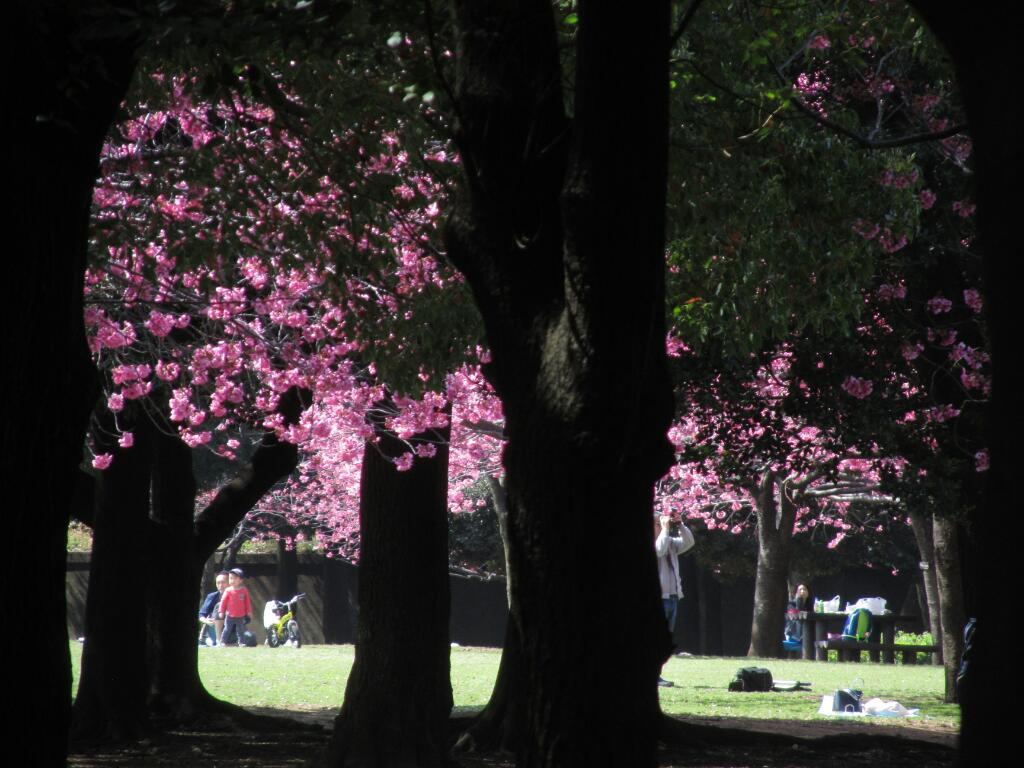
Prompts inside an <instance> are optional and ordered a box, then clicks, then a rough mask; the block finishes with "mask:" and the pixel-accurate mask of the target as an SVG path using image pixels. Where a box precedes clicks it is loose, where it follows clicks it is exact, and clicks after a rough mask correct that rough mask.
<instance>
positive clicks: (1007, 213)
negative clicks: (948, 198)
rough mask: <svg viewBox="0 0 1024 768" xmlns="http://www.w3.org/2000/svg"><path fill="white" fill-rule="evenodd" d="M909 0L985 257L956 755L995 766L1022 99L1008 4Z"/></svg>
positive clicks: (1009, 526)
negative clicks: (965, 652) (977, 451)
mask: <svg viewBox="0 0 1024 768" xmlns="http://www.w3.org/2000/svg"><path fill="white" fill-rule="evenodd" d="M914 6H915V7H916V8H917V9H918V11H919V12H920V13H921V16H922V18H924V20H925V21H926V22H927V23H928V24H929V26H931V28H932V30H933V31H934V32H935V34H936V36H937V37H938V38H939V40H940V41H941V42H942V43H943V44H944V45H945V47H946V50H947V51H948V53H949V55H950V58H951V59H952V61H953V63H954V66H955V67H956V70H957V80H958V83H959V85H960V88H961V92H962V96H963V100H964V105H965V107H966V110H967V118H968V124H969V126H970V132H971V139H972V141H973V158H972V159H973V167H974V171H975V178H976V184H977V186H976V191H977V204H978V239H979V242H980V246H981V248H982V252H983V254H984V262H985V276H984V286H983V287H984V299H985V317H986V320H987V324H988V328H989V332H990V339H989V341H990V349H991V351H992V394H991V397H990V400H989V430H988V438H989V440H988V445H989V456H990V461H989V469H988V472H987V482H988V487H987V491H986V494H985V502H984V505H982V506H980V507H979V508H978V509H977V510H975V511H973V512H972V513H971V519H969V520H968V526H967V527H968V531H969V540H968V542H967V548H968V549H969V550H970V551H971V553H972V554H971V557H970V558H969V561H968V562H969V563H970V564H971V572H970V573H968V574H965V582H966V583H967V584H968V585H970V586H971V596H972V597H971V605H970V607H969V610H970V614H971V615H972V616H975V617H977V619H978V625H977V628H978V629H977V633H976V635H975V639H974V643H973V649H972V668H971V673H970V675H971V677H970V681H969V683H968V684H967V687H966V688H965V689H964V690H963V691H962V695H961V712H962V725H961V741H960V758H959V759H960V764H961V765H963V766H980V765H996V764H998V763H999V762H1000V761H1001V760H1002V758H1000V757H998V755H1001V754H1004V753H1006V754H1009V753H1010V751H1011V750H1012V749H1014V747H1015V737H1016V730H1015V727H1014V725H1013V724H1012V721H1011V718H1012V717H1014V716H1015V713H1016V701H1015V696H1016V692H1015V690H1014V689H1013V686H1008V685H1006V684H1005V683H1006V680H1005V667H1004V665H1003V664H1002V663H1001V659H1003V658H1004V656H1003V653H1002V651H1001V650H1000V645H999V644H1000V643H1001V642H1004V641H1005V638H1007V637H1013V636H1014V634H1015V632H1016V630H1015V628H1014V626H1013V620H1014V612H1013V611H1007V610H1006V608H1005V605H1004V604H1003V600H1002V599H1001V597H1002V593H1003V590H1004V589H1005V588H1006V586H1007V585H1010V584H1015V583H1016V581H1017V579H1016V578H1015V573H1014V566H1015V564H1016V562H1017V561H1018V560H1019V552H1018V550H1019V548H1020V542H1021V541H1022V539H1024V535H1022V531H1021V518H1020V515H1019V514H1016V512H1015V510H1016V509H1017V508H1018V507H1019V500H1018V494H1017V491H1016V474H1017V473H1018V471H1019V470H1018V467H1019V466H1020V436H1019V432H1020V408H1019V402H1018V399H1019V391H1020V386H1019V382H1020V371H1022V370H1024V347H1022V345H1021V344H1020V340H1019V337H1018V329H1019V325H1020V323H1019V298H1018V296H1017V291H1018V286H1019V284H1020V280H1019V276H1018V274H1017V272H1018V265H1019V264H1021V263H1022V253H1021V243H1022V241H1021V238H1020V235H1019V220H1020V192H1019V185H1020V179H1021V178H1022V176H1024V143H1022V142H1021V140H1020V130H1019V128H1020V126H1021V125H1022V124H1024V99H1022V98H1021V96H1020V82H1019V78H1018V77H1017V75H1016V69H1017V52H1016V50H1015V49H1014V47H1013V46H1000V45H993V44H992V41H993V40H996V39H998V38H999V35H1000V33H1001V31H1002V30H1005V29H1006V28H1007V25H1009V24H1011V23H1012V8H1011V6H1008V5H1006V4H1004V3H999V2H996V0H983V1H982V2H977V3H973V4H972V5H971V6H970V8H969V9H968V8H965V7H963V6H960V5H956V4H953V5H949V4H942V3H927V2H923V1H921V0H915V2H914Z"/></svg>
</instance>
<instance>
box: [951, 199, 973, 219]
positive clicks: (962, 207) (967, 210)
mask: <svg viewBox="0 0 1024 768" xmlns="http://www.w3.org/2000/svg"><path fill="white" fill-rule="evenodd" d="M976 208H977V206H976V205H975V204H974V203H972V202H971V201H970V200H957V201H956V202H954V203H953V213H955V214H956V215H957V216H959V217H960V218H961V219H967V218H970V217H971V216H973V215H974V211H975V209H976Z"/></svg>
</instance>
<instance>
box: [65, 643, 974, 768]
mask: <svg viewBox="0 0 1024 768" xmlns="http://www.w3.org/2000/svg"><path fill="white" fill-rule="evenodd" d="M80 656H81V646H80V645H78V644H77V643H73V644H72V663H73V667H74V672H75V683H76V685H77V674H78V669H79V660H80ZM499 658H500V651H498V650H493V649H480V648H458V647H456V648H453V649H452V656H451V659H452V687H453V693H454V699H455V712H454V715H455V716H457V717H459V716H462V717H468V716H471V715H472V714H473V713H474V712H475V711H477V710H479V708H481V707H482V706H483V705H484V704H485V703H486V702H487V698H488V696H489V695H490V691H491V686H492V684H493V682H494V678H495V675H496V674H497V669H498V661H499ZM352 659H353V648H352V646H350V645H322V646H305V647H303V648H300V649H295V648H278V649H270V648H266V647H259V648H253V649H249V648H241V649H240V648H224V649H213V648H202V649H200V656H199V668H200V674H201V675H202V678H203V682H204V684H205V685H206V686H207V688H208V689H209V690H210V691H211V692H212V693H213V694H214V695H216V696H218V697H220V698H223V699H225V700H228V701H231V702H233V703H235V704H239V705H241V706H243V707H245V708H246V709H248V710H250V711H252V712H254V713H258V714H263V715H271V716H274V717H278V718H289V719H290V720H291V721H297V722H299V723H301V724H302V725H303V726H304V727H301V728H298V727H295V726H292V725H289V724H288V723H285V724H283V725H282V727H280V728H278V729H267V730H266V731H264V732H260V733H252V732H247V731H240V730H238V729H237V728H235V727H234V726H231V725H230V724H227V723H211V722H208V723H204V724H202V725H197V726H195V727H192V728H180V729H174V730H172V731H170V732H169V733H166V734H163V735H159V736H153V737H152V738H150V739H147V740H144V741H143V742H141V743H139V744H136V745H132V746H130V747H121V748H111V747H105V746H103V745H92V746H85V745H77V746H74V747H73V748H72V755H71V758H70V762H69V764H70V765H71V766H73V768H99V767H100V766H118V767H121V766H123V767H124V768H128V767H129V766H139V767H140V768H143V767H145V766H154V767H155V768H165V767H168V766H172V765H173V766H176V768H182V767H183V766H188V765H203V766H204V767H206V768H243V767H244V768H250V767H251V768H255V767H256V766H259V767H260V768H278V766H280V767H281V768H284V767H285V766H300V765H307V764H310V763H311V762H312V761H313V760H314V759H315V758H316V756H317V754H318V753H319V751H320V749H321V748H322V746H323V745H324V744H325V743H326V741H327V738H328V737H329V733H330V728H331V727H332V720H333V717H334V715H335V714H337V711H338V707H339V706H340V704H341V698H342V694H343V691H344V685H345V681H346V679H347V677H348V673H349V670H350V669H351V666H352ZM751 664H758V665H763V666H767V667H768V668H769V669H771V671H772V674H773V675H774V677H775V678H776V679H778V680H801V681H804V682H808V683H811V686H812V690H811V692H802V693H763V694H762V693H733V692H729V691H728V690H727V687H726V686H727V683H728V681H729V680H730V679H731V678H732V676H733V675H734V674H735V672H736V669H737V668H738V667H740V666H748V665H751ZM664 675H665V677H666V678H668V679H670V680H673V681H674V682H675V683H676V685H675V687H673V688H661V689H659V695H660V698H661V706H662V709H663V711H664V712H666V713H667V714H669V715H672V716H673V717H674V718H676V723H677V726H678V728H674V729H672V731H671V733H670V734H669V735H667V736H666V740H665V742H664V743H663V744H662V745H661V750H660V756H661V765H663V766H718V767H721V768H740V767H744V768H746V767H748V766H749V768H755V766H758V767H760V766H765V767H766V768H782V767H783V766H786V767H787V768H788V767H790V766H791V767H792V768H797V767H798V766H806V767H808V768H817V766H826V765H835V764H836V760H837V759H840V758H841V759H840V762H841V763H842V764H843V765H844V766H851V765H852V766H860V765H864V766H869V765H870V766H874V767H875V768H877V766H883V765H884V766H908V767H909V766H915V768H921V767H923V766H946V765H950V766H951V765H952V764H953V746H954V744H955V740H956V733H957V729H958V727H959V710H958V708H957V707H956V706H955V705H950V704H944V703H943V702H942V696H941V692H942V668H941V667H936V666H930V665H920V666H903V665H883V664H870V663H864V664H837V663H828V664H826V663H815V662H804V661H788V660H787V661H782V660H778V659H770V660H760V661H758V660H752V659H745V658H712V657H687V658H673V659H671V660H670V661H669V662H668V664H667V665H666V667H665V670H664ZM851 685H854V686H856V687H858V688H861V689H862V690H863V691H864V692H865V695H866V697H874V696H877V697H879V698H882V699H886V700H890V699H895V700H897V701H899V702H900V703H902V704H904V706H907V707H911V708H918V709H920V716H919V717H917V718H914V719H909V720H878V719H871V720H870V721H868V720H867V719H864V720H858V721H850V720H841V721H837V720H834V719H831V718H825V717H822V716H820V715H818V714H817V711H818V706H819V705H820V703H821V697H822V695H824V694H827V693H831V692H832V691H833V690H835V689H836V688H845V687H848V686H851ZM609 706H614V702H609ZM457 760H458V764H459V765H462V766H464V767H465V768H476V767H480V768H483V767H484V766H488V767H490V768H505V767H506V766H512V765H513V763H514V761H513V760H512V758H511V756H509V755H500V754H497V755H459V756H457Z"/></svg>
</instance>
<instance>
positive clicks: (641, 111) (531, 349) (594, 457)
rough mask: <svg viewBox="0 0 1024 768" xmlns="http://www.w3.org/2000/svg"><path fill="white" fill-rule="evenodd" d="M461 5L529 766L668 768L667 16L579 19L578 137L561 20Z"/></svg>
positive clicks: (470, 160) (466, 255)
mask: <svg viewBox="0 0 1024 768" xmlns="http://www.w3.org/2000/svg"><path fill="white" fill-rule="evenodd" d="M452 5H453V10H454V17H455V26H456V34H457V46H456V61H457V80H456V91H455V98H456V101H457V114H458V115H459V123H458V125H457V129H456V138H457V142H458V146H459V149H460V152H461V155H462V158H463V164H464V169H465V172H466V183H465V188H464V190H463V196H462V198H461V199H460V201H459V206H458V208H457V209H456V211H455V213H454V214H453V217H452V220H451V221H450V226H449V230H448V244H449V254H450V256H451V258H452V259H453V261H454V262H455V263H456V265H457V266H458V267H459V268H460V269H461V270H462V271H463V273H464V274H465V275H466V277H467V280H468V281H469V284H470V286H471V288H472V290H473V292H474V296H475V297H476V301H477V304H478V306H479V307H480V310H481V314H482V316H483V319H484V324H485V327H486V332H487V339H488V342H489V344H490V347H491V350H492V355H493V362H492V363H491V364H490V365H489V366H488V367H487V369H486V373H487V375H488V378H489V379H490V381H491V383H492V385H493V386H494V387H495V390H496V391H497V393H498V394H499V396H500V397H501V399H502V403H503V405H504V408H505V416H506V433H507V435H508V443H507V446H506V449H505V454H504V461H505V468H506V470H507V488H508V494H509V523H510V525H509V528H510V569H509V578H510V579H511V583H512V587H513V605H512V620H513V621H514V622H515V623H516V625H517V628H518V630H519V633H520V637H521V639H522V649H523V675H522V680H523V682H524V685H525V687H526V717H525V723H526V730H525V734H524V739H523V744H522V747H521V749H520V751H519V758H518V760H519V764H520V765H523V766H554V765H558V766H573V765H585V766H605V765H616V766H619V765H632V766H651V765H654V762H655V743H656V737H657V727H658V721H659V715H660V712H659V707H658V699H657V687H656V682H657V677H658V671H659V668H660V666H661V663H662V662H663V661H664V660H665V658H666V657H667V656H668V652H669V649H670V639H669V637H668V633H667V631H666V627H665V621H664V617H663V615H662V614H661V607H660V604H659V600H658V584H657V571H656V564H655V558H654V556H653V552H652V546H651V535H650V534H651V516H652V513H653V485H654V482H655V481H656V480H657V478H658V477H660V476H661V475H662V474H663V473H664V472H665V470H666V469H667V468H668V466H669V465H670V463H671V459H672V454H671V449H670V446H669V444H668V442H667V440H666V438H665V433H666V431H667V428H668V425H669V422H670V419H671V414H672V398H671V390H670V386H669V379H668V375H667V371H666V366H665V352H664V346H665V327H664V311H665V308H664V275H663V270H664V209H665V200H664V192H665V173H666V159H667V119H668V110H667V105H668V100H667V94H668V81H667V61H668V39H669V30H668V4H667V3H656V4H654V5H653V6H651V7H650V8H648V9H646V10H645V12H644V13H642V14H641V13H623V12H622V11H621V9H620V8H618V7H616V6H614V4H602V3H590V2H583V3H581V4H580V5H579V9H580V24H579V30H578V33H577V38H576V41H577V43H576V44H577V56H576V82H575V86H574V106H573V114H574V117H573V121H572V123H571V124H570V122H569V120H568V119H567V117H566V115H565V111H564V104H563V94H562V92H561V88H560V83H561V81H562V72H561V69H560V65H559V54H558V47H557V38H556V35H555V25H554V19H553V16H552V8H551V5H550V3H547V2H544V1H543V0H531V1H530V2H524V3H520V4H516V5H510V4H507V3H499V2H483V3H481V2H476V1H474V2H468V1H466V2H464V1H462V0H454V1H453V3H452ZM611 51H615V52H616V53H615V55H610V52H611ZM613 93H618V94H629V106H628V108H626V107H625V106H624V105H623V103H622V102H621V101H619V100H618V99H615V98H609V94H613ZM612 542H614V547H615V552H616V557H615V558H614V559H612V558H604V557H597V558H595V556H594V551H593V550H594V547H595V546H596V547H598V548H600V547H607V546H613V544H612ZM594 627H596V628H598V630H597V631H596V632H592V631H591V630H592V628H594ZM609 664H612V665H613V667H612V668H611V669H609V666H608V665H609ZM609 701H614V702H615V706H614V707H609V706H608V705H607V702H609Z"/></svg>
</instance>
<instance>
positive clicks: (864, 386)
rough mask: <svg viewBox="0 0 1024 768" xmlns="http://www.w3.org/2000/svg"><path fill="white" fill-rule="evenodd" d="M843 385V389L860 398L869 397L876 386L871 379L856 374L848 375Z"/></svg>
mask: <svg viewBox="0 0 1024 768" xmlns="http://www.w3.org/2000/svg"><path fill="white" fill-rule="evenodd" d="M841 386H842V388H843V391H845V392H846V393H847V394H848V395H850V396H851V397H856V398H857V399H858V400H863V399H864V398H866V397H868V396H869V395H870V394H871V392H872V391H873V390H874V388H875V385H874V384H873V383H872V382H871V381H870V380H869V379H861V378H858V377H856V376H847V377H846V378H845V379H844V380H843V383H842V385H841Z"/></svg>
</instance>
